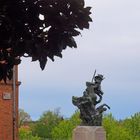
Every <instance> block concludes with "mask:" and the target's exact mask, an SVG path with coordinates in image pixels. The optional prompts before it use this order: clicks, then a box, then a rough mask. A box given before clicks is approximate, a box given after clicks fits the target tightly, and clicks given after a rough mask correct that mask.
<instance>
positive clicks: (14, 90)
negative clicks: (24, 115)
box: [12, 66, 17, 140]
mask: <svg viewBox="0 0 140 140" xmlns="http://www.w3.org/2000/svg"><path fill="white" fill-rule="evenodd" d="M12 85H13V94H12V99H13V140H16V133H17V132H16V131H17V128H16V127H17V124H16V122H17V120H16V119H17V116H16V66H14V67H13V80H12Z"/></svg>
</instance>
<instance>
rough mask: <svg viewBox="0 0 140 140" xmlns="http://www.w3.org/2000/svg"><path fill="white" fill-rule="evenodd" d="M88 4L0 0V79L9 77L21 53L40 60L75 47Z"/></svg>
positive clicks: (85, 22)
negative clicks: (76, 37)
mask: <svg viewBox="0 0 140 140" xmlns="http://www.w3.org/2000/svg"><path fill="white" fill-rule="evenodd" d="M90 9H91V7H85V3H84V0H1V1H0V80H2V79H3V80H5V81H6V79H7V78H9V79H11V78H12V68H13V66H14V65H18V64H20V63H21V57H22V56H24V57H31V58H32V61H37V60H38V61H39V62H40V67H41V69H42V70H43V69H44V68H45V65H46V63H47V60H48V58H50V59H51V60H52V61H54V56H58V57H62V54H61V52H62V50H64V49H66V47H67V46H69V47H75V48H76V47H77V44H76V42H75V40H74V37H75V36H78V35H79V34H80V30H83V29H84V28H87V29H88V28H89V22H91V21H92V19H91V18H90V16H89V15H90V14H91V12H90Z"/></svg>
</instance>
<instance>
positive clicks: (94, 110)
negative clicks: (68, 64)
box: [72, 71, 110, 140]
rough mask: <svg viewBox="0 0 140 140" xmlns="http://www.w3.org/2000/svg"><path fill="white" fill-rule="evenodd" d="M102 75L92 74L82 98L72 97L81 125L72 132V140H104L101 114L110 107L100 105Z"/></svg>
mask: <svg viewBox="0 0 140 140" xmlns="http://www.w3.org/2000/svg"><path fill="white" fill-rule="evenodd" d="M103 80H104V77H103V75H101V74H98V75H96V71H95V72H94V75H93V78H92V81H91V82H86V86H87V87H86V89H85V91H84V92H83V96H82V97H75V96H73V97H72V103H73V104H74V105H75V106H77V107H78V108H79V110H80V119H81V120H82V123H81V125H80V126H78V127H76V128H75V129H74V132H73V140H106V133H105V130H104V129H103V127H102V116H103V112H104V111H106V110H107V109H110V107H109V106H108V105H107V104H101V105H98V104H99V103H101V101H102V96H103V91H102V90H101V82H102V81H103Z"/></svg>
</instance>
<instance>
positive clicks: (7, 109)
mask: <svg viewBox="0 0 140 140" xmlns="http://www.w3.org/2000/svg"><path fill="white" fill-rule="evenodd" d="M18 85H19V84H18V82H16V115H15V116H16V121H15V127H14V125H13V123H14V121H13V86H12V81H8V83H7V84H5V83H3V82H0V140H18ZM4 93H8V95H9V94H10V95H11V99H10V98H9V99H4ZM14 132H15V133H14ZM14 136H15V137H14ZM13 137H14V138H13Z"/></svg>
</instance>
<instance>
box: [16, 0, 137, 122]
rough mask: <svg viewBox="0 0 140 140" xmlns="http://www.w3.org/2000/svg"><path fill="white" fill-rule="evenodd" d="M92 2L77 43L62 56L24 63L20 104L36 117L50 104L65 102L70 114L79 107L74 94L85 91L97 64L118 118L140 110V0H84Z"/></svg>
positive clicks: (106, 96) (106, 97)
mask: <svg viewBox="0 0 140 140" xmlns="http://www.w3.org/2000/svg"><path fill="white" fill-rule="evenodd" d="M85 1H86V5H89V6H92V15H91V16H92V19H93V22H92V23H91V24H90V29H89V30H84V31H83V32H82V36H79V37H77V38H76V41H77V44H78V48H77V49H69V48H68V49H67V50H64V51H63V59H60V58H58V57H56V58H55V62H51V61H48V64H47V67H46V69H45V70H44V71H41V69H40V67H39V65H38V62H34V63H33V62H32V63H31V62H30V61H31V60H30V59H23V60H22V64H21V65H20V66H19V80H20V81H21V82H22V84H21V86H20V101H19V107H20V108H23V109H24V110H25V111H26V112H28V113H29V114H30V115H31V117H32V119H33V120H36V119H38V118H39V117H40V115H41V114H42V113H43V112H44V111H47V110H49V109H50V110H53V109H55V108H61V110H60V111H61V113H62V114H63V115H64V117H70V116H71V115H72V114H73V113H74V111H75V110H76V107H74V106H73V105H72V103H71V98H72V96H82V94H83V91H84V90H85V88H86V86H85V82H86V81H91V79H92V76H93V73H94V70H95V69H96V70H97V73H100V74H103V75H104V76H105V80H104V81H103V82H102V90H103V91H104V98H103V101H102V103H107V104H108V105H109V106H110V107H111V110H110V111H108V112H111V113H112V114H113V115H114V116H115V117H116V118H117V119H123V118H125V117H129V116H131V115H133V114H134V113H136V112H139V111H140V108H139V107H140V101H139V100H140V74H139V73H140V61H139V60H140V55H139V53H140V1H139V0H85Z"/></svg>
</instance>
